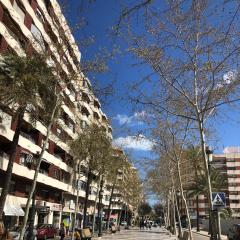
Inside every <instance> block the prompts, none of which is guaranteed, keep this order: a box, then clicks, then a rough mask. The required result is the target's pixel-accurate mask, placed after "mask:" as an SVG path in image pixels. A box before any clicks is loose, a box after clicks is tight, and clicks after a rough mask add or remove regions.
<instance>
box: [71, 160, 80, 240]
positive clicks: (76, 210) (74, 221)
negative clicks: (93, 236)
mask: <svg viewBox="0 0 240 240" xmlns="http://www.w3.org/2000/svg"><path fill="white" fill-rule="evenodd" d="M78 168H79V164H78ZM79 182H80V174H79V172H78V179H77V196H76V202H75V209H74V218H73V223H72V233H74V231H75V228H76V219H77V212H78V205H79ZM71 240H74V234H72V237H71Z"/></svg>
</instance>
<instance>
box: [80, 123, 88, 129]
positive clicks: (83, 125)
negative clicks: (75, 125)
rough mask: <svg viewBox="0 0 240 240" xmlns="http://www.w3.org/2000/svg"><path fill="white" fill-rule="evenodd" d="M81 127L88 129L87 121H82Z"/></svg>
mask: <svg viewBox="0 0 240 240" xmlns="http://www.w3.org/2000/svg"><path fill="white" fill-rule="evenodd" d="M81 127H82V128H83V129H84V128H86V127H87V123H86V122H85V121H81Z"/></svg>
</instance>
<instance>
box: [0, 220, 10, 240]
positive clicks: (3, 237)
mask: <svg viewBox="0 0 240 240" xmlns="http://www.w3.org/2000/svg"><path fill="white" fill-rule="evenodd" d="M0 240H13V237H12V235H11V234H10V233H9V231H8V230H7V229H5V228H4V224H3V222H0Z"/></svg>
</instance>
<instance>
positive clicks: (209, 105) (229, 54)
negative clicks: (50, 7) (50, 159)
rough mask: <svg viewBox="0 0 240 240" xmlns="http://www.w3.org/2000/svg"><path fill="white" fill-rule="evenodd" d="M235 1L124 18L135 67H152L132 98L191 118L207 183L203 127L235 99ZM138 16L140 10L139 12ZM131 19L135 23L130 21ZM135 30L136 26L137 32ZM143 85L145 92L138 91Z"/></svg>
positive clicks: (167, 7) (192, 2)
mask: <svg viewBox="0 0 240 240" xmlns="http://www.w3.org/2000/svg"><path fill="white" fill-rule="evenodd" d="M239 6H240V3H239V2H238V1H231V4H230V1H218V2H212V1H211V2H210V1H199V0H189V1H168V2H167V3H166V4H163V5H162V8H157V7H156V6H155V5H154V4H152V5H151V6H149V5H148V8H147V10H146V8H142V9H140V10H139V9H138V11H140V12H142V13H143V14H142V15H143V18H142V19H141V18H140V17H139V15H138V17H139V18H138V22H139V23H140V25H141V28H140V29H138V26H136V22H135V21H134V19H133V17H132V18H131V16H130V17H128V18H125V21H126V22H128V24H129V25H128V28H124V29H127V30H126V31H125V32H127V34H128V42H129V44H130V46H129V50H130V52H131V53H133V54H134V55H135V56H136V57H137V58H138V59H139V60H140V66H141V67H143V66H144V65H145V66H149V67H150V68H151V71H150V72H149V74H148V75H147V76H145V78H144V79H143V80H142V81H140V82H138V83H135V84H134V85H133V88H132V89H137V93H136V94H135V95H134V96H133V97H132V99H133V100H134V101H135V102H137V103H140V104H142V105H144V106H148V107H151V108H152V109H154V110H155V111H157V112H159V113H162V112H167V113H168V114H171V115H174V116H178V117H181V118H184V119H188V120H191V121H193V125H194V127H196V128H197V129H198V136H199V139H200V143H201V153H202V159H203V162H204V167H205V174H206V178H207V179H208V199H209V207H210V210H212V209H213V206H212V201H211V199H212V190H211V182H210V177H209V174H208V159H207V155H206V141H207V140H206V128H207V125H208V122H209V119H211V117H214V116H217V114H218V113H219V110H220V107H221V106H224V105H227V104H233V103H234V102H237V101H239V83H240V82H239V73H238V67H239V50H240V42H239V38H238V37H236V36H238V32H239V25H238V23H237V21H238V18H239V14H240V12H239V8H240V7H239ZM140 15H141V14H140ZM133 23H135V24H133ZM136 29H137V30H136ZM146 83H147V86H148V87H147V89H149V91H145V89H146V88H144V91H142V89H143V86H145V85H144V84H146Z"/></svg>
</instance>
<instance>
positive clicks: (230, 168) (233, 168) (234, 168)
mask: <svg viewBox="0 0 240 240" xmlns="http://www.w3.org/2000/svg"><path fill="white" fill-rule="evenodd" d="M228 170H236V167H228Z"/></svg>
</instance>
